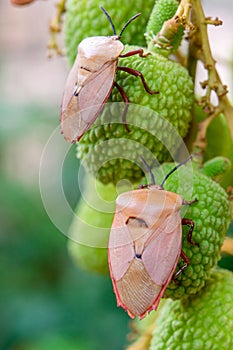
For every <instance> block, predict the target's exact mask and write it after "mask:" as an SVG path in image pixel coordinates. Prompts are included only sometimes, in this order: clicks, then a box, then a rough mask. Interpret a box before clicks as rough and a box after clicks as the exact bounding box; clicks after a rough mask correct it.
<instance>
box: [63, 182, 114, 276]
mask: <svg viewBox="0 0 233 350" xmlns="http://www.w3.org/2000/svg"><path fill="white" fill-rule="evenodd" d="M116 196H117V193H116V190H115V188H114V186H112V185H107V186H104V185H102V184H101V183H98V182H95V181H94V179H93V178H91V177H89V176H88V177H87V179H86V181H85V192H84V196H83V197H82V198H81V199H80V201H79V203H78V206H77V208H76V210H75V213H76V217H78V220H77V219H76V217H74V220H73V222H72V225H71V227H70V232H69V237H72V238H73V240H69V241H68V250H69V253H70V255H71V257H72V258H73V260H74V262H75V263H76V264H77V265H78V267H80V268H81V269H83V270H87V271H92V272H97V273H101V274H107V273H108V272H109V270H108V250H107V244H108V236H109V231H110V227H111V224H112V220H113V214H114V209H115V198H116ZM76 237H77V238H76ZM74 240H76V241H78V242H75V241H74ZM86 242H89V245H87V244H86Z"/></svg>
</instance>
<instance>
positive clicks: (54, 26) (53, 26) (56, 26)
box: [48, 0, 66, 58]
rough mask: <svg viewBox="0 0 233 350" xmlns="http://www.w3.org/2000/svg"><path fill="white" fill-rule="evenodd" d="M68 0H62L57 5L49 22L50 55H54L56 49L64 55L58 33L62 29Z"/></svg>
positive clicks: (59, 53) (57, 52) (58, 53)
mask: <svg viewBox="0 0 233 350" xmlns="http://www.w3.org/2000/svg"><path fill="white" fill-rule="evenodd" d="M65 5H66V0H60V1H59V2H58V3H57V4H56V5H55V6H56V8H57V9H56V12H55V14H54V17H53V18H52V19H51V22H50V24H49V31H50V40H49V43H48V57H49V58H50V57H52V51H55V52H56V54H57V55H63V52H62V50H61V49H60V48H59V45H58V43H57V34H58V33H60V32H61V30H62V16H63V14H64V13H65V12H66V8H65Z"/></svg>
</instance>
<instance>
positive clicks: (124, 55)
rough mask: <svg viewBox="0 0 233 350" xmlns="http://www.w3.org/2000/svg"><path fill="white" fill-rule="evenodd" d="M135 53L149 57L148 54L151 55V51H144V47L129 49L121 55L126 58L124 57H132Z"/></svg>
mask: <svg viewBox="0 0 233 350" xmlns="http://www.w3.org/2000/svg"><path fill="white" fill-rule="evenodd" d="M134 55H139V56H140V57H147V56H148V55H150V52H147V53H144V51H143V49H137V50H132V51H129V52H127V53H125V54H123V55H120V57H122V58H124V57H130V56H134Z"/></svg>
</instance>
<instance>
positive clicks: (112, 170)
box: [77, 46, 193, 183]
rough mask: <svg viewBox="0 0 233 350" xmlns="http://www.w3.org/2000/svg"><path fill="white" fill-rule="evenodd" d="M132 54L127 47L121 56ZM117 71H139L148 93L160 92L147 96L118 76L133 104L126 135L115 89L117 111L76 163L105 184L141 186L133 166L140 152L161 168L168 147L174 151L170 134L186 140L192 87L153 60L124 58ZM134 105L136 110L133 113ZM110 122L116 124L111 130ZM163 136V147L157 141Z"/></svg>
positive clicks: (179, 71)
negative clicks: (152, 157)
mask: <svg viewBox="0 0 233 350" xmlns="http://www.w3.org/2000/svg"><path fill="white" fill-rule="evenodd" d="M133 49H135V47H129V46H127V47H126V49H125V51H126V52H128V51H131V50H133ZM119 65H124V66H126V67H131V68H134V69H137V70H139V71H140V72H141V73H142V74H143V75H144V78H145V80H146V82H147V84H148V85H149V87H150V89H151V90H153V91H159V94H158V95H150V94H148V93H147V92H146V91H145V89H144V87H143V85H142V82H141V80H140V79H138V78H136V77H133V76H131V75H129V74H127V73H125V72H121V71H119V72H118V74H117V76H116V81H117V83H118V84H119V85H120V86H122V88H123V89H124V90H125V92H126V94H127V96H128V98H129V100H130V102H131V104H134V109H133V112H130V109H129V110H128V112H127V115H126V122H127V123H128V125H129V130H130V132H127V130H126V129H125V127H124V125H122V114H123V111H124V104H123V103H122V97H121V95H120V93H119V92H118V91H117V89H116V88H114V89H113V91H112V94H111V96H110V99H109V101H113V102H121V109H120V110H119V109H118V105H116V104H111V105H110V107H108V108H107V110H106V111H104V112H103V113H102V114H101V115H100V116H99V117H98V118H97V120H96V122H95V124H93V127H92V128H91V129H90V130H89V131H88V132H87V133H86V134H85V135H84V136H83V137H82V139H81V141H80V142H79V144H78V147H77V152H78V157H79V158H81V159H83V158H84V157H86V156H87V159H86V162H85V166H86V167H87V169H88V171H89V172H90V173H92V174H93V175H94V176H96V177H97V178H98V179H99V180H100V181H101V182H103V183H109V182H112V183H117V182H118V181H119V180H121V179H123V178H127V179H129V180H130V181H131V182H139V181H140V179H141V178H142V175H143V174H142V171H141V170H140V169H139V167H138V166H137V165H136V164H133V163H132V162H134V161H135V162H137V161H138V160H139V153H140V154H142V151H141V150H140V147H141V148H143V147H144V148H145V149H146V150H147V151H149V152H152V153H153V154H154V155H155V156H156V158H157V159H158V161H159V162H164V161H168V160H170V154H169V151H168V149H167V147H168V146H169V145H170V147H171V148H174V147H177V140H175V138H176V135H174V133H176V134H178V133H179V135H180V136H181V137H184V136H185V135H186V134H187V132H188V128H189V123H190V120H191V107H192V104H193V82H192V79H191V78H190V76H189V74H188V72H187V70H186V69H185V68H183V67H182V66H181V65H179V64H178V63H176V62H173V61H170V60H168V59H167V58H164V57H163V56H161V55H157V54H151V55H149V56H147V57H146V58H142V57H139V56H132V57H128V58H122V59H120V60H119ZM114 105H115V106H114ZM122 105H123V107H122ZM137 105H138V106H139V107H138V110H137V109H136V108H135V106H137ZM141 106H145V108H142V107H141ZM117 118H118V119H117ZM111 121H112V122H113V121H114V122H113V123H112V124H111ZM117 122H118V124H117ZM104 123H105V124H104ZM167 124H169V125H171V127H174V132H171V130H169V128H168V125H167ZM161 133H162V139H163V141H162V142H160V141H159V136H161ZM118 148H119V150H118ZM123 158H125V159H123ZM127 159H128V160H127Z"/></svg>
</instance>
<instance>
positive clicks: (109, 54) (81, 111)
mask: <svg viewBox="0 0 233 350" xmlns="http://www.w3.org/2000/svg"><path fill="white" fill-rule="evenodd" d="M101 10H102V11H103V12H104V13H105V15H106V16H107V18H108V20H109V22H110V24H111V26H112V29H113V34H114V35H113V36H109V37H107V36H95V37H89V38H86V39H84V40H83V41H81V43H80V44H79V46H78V54H77V57H76V60H75V62H74V65H73V67H72V69H71V71H70V73H69V76H68V78H67V82H66V85H65V90H64V95H63V101H62V106H61V132H62V133H63V134H64V138H65V139H66V140H67V141H69V142H73V143H75V142H76V141H79V140H80V138H81V137H82V136H83V134H84V133H85V132H86V131H87V130H88V129H89V128H90V126H91V125H92V124H93V123H94V121H95V120H96V118H97V117H98V115H99V114H100V112H101V110H102V109H103V107H104V105H105V103H106V102H107V99H108V98H109V95H110V94H111V91H112V89H113V86H116V87H117V88H118V90H119V92H120V94H121V96H122V98H123V100H124V102H125V103H126V109H125V111H124V113H123V117H122V118H123V124H124V125H125V127H126V129H127V124H126V121H125V118H126V112H127V106H128V104H129V99H128V97H127V95H126V93H125V91H124V90H123V89H122V87H121V86H119V85H118V84H117V82H115V81H114V79H115V76H116V72H117V71H119V70H122V71H125V72H127V73H129V74H132V75H134V76H136V77H140V78H141V81H142V83H143V85H144V88H145V90H146V91H147V92H148V93H149V94H156V93H158V91H151V90H150V88H149V87H148V85H147V83H146V81H145V79H144V77H143V75H142V73H141V72H139V71H137V70H135V69H132V68H128V67H120V66H118V58H119V57H129V56H133V55H137V54H138V55H139V56H141V57H146V56H147V55H148V54H143V49H137V50H134V51H130V52H127V53H126V54H121V53H122V52H123V50H124V45H123V44H122V42H121V41H120V39H121V36H122V34H123V32H124V30H125V28H126V27H127V26H128V25H129V24H130V23H131V22H132V21H133V20H134V19H136V18H137V17H138V16H139V15H140V13H138V14H136V15H135V16H133V17H132V18H131V19H129V20H128V22H127V23H126V24H125V25H124V26H123V28H122V30H121V32H120V34H119V35H116V30H115V27H114V25H113V22H112V20H111V18H110V16H109V15H108V14H107V12H106V11H105V10H104V9H103V8H102V7H101ZM90 107H91V108H90Z"/></svg>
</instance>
